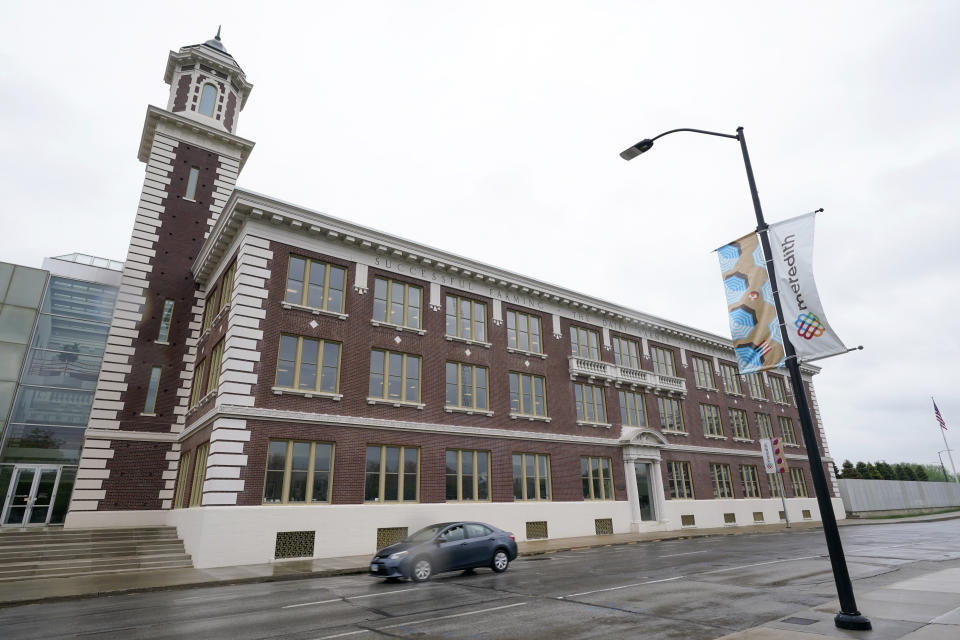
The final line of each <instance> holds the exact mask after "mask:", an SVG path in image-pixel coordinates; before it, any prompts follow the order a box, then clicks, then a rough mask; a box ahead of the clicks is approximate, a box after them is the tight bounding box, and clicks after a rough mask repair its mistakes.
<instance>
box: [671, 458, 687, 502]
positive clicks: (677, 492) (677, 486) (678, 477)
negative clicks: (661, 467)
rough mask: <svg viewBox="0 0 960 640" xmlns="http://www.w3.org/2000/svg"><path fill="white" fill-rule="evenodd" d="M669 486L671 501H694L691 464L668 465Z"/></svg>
mask: <svg viewBox="0 0 960 640" xmlns="http://www.w3.org/2000/svg"><path fill="white" fill-rule="evenodd" d="M667 484H668V485H669V486H670V499H671V500H693V475H692V474H691V473H690V463H689V462H668V463H667Z"/></svg>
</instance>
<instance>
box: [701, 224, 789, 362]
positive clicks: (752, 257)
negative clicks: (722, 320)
mask: <svg viewBox="0 0 960 640" xmlns="http://www.w3.org/2000/svg"><path fill="white" fill-rule="evenodd" d="M717 255H718V257H719V258H720V272H721V274H722V276H723V289H724V293H725V294H726V296H727V311H728V312H729V315H730V337H731V338H732V339H733V349H734V352H735V353H736V356H737V366H738V368H739V369H740V373H742V374H747V373H756V372H757V371H764V370H766V369H774V368H776V367H779V366H781V365H782V364H783V359H784V356H785V355H786V354H785V352H784V348H783V338H782V337H781V335H780V323H779V322H778V321H777V307H776V304H775V303H774V301H773V289H772V288H771V286H770V278H769V277H768V275H767V267H766V263H765V261H764V259H763V248H762V247H761V246H760V238H759V237H758V236H757V234H756V233H754V232H751V233H748V234H747V235H745V236H743V237H742V238H740V239H738V240H734V241H733V242H731V243H730V244H727V245H724V246H722V247H720V248H719V249H717Z"/></svg>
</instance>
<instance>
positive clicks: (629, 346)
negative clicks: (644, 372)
mask: <svg viewBox="0 0 960 640" xmlns="http://www.w3.org/2000/svg"><path fill="white" fill-rule="evenodd" d="M613 358H614V362H616V363H617V366H619V367H627V368H628V369H639V368H640V345H638V344H637V341H636V340H630V339H628V338H621V337H619V336H613Z"/></svg>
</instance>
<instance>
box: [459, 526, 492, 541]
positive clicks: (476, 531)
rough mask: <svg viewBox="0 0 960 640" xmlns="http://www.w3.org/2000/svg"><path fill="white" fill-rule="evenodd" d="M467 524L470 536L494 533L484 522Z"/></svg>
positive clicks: (475, 536)
mask: <svg viewBox="0 0 960 640" xmlns="http://www.w3.org/2000/svg"><path fill="white" fill-rule="evenodd" d="M465 526H466V528H467V537H468V538H482V537H484V536H488V535H490V534H491V533H493V532H492V531H491V530H490V529H487V528H486V527H485V526H483V525H482V524H468V525H465Z"/></svg>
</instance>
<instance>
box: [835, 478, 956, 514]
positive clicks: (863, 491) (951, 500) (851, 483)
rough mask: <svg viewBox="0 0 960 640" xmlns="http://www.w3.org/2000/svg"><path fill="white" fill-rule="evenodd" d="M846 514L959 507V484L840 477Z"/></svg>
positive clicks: (841, 493)
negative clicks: (846, 478) (844, 478)
mask: <svg viewBox="0 0 960 640" xmlns="http://www.w3.org/2000/svg"><path fill="white" fill-rule="evenodd" d="M838 482H839V483H840V497H841V498H842V499H843V508H844V509H846V511H847V513H869V512H876V511H913V510H932V509H947V508H950V507H960V484H957V483H955V482H909V481H901V480H839V481H838Z"/></svg>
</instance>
